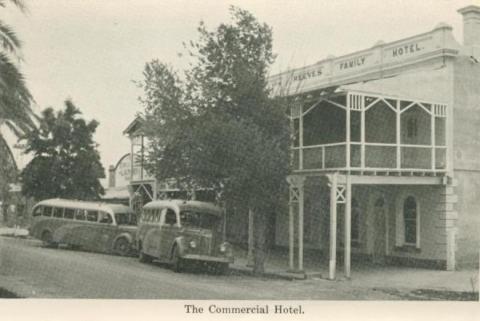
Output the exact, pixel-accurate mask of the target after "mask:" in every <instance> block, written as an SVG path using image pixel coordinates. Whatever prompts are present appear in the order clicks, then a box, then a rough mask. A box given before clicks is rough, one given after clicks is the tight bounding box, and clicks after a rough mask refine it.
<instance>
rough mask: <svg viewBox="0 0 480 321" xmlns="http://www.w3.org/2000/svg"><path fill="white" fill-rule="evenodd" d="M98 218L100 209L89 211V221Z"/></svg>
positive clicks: (94, 220)
mask: <svg viewBox="0 0 480 321" xmlns="http://www.w3.org/2000/svg"><path fill="white" fill-rule="evenodd" d="M97 220H98V211H87V221H89V222H96V221H97Z"/></svg>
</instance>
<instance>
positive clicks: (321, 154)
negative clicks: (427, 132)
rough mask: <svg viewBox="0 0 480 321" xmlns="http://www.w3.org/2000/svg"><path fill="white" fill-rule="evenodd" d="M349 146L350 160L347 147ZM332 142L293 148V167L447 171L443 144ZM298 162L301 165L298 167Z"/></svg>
mask: <svg viewBox="0 0 480 321" xmlns="http://www.w3.org/2000/svg"><path fill="white" fill-rule="evenodd" d="M348 145H350V162H349V163H348V162H347V156H346V155H347V146H348ZM364 146H365V148H364V150H363V152H362V147H361V144H360V143H349V144H347V143H334V144H324V145H316V146H306V147H303V148H300V147H294V148H293V157H294V168H295V170H329V171H331V170H344V169H350V170H372V171H384V170H399V171H433V172H442V171H445V170H446V164H447V162H446V149H447V147H446V146H435V147H432V146H427V145H408V144H403V145H402V144H401V145H398V146H397V145H395V144H379V143H366V144H364ZM362 162H363V165H362ZM300 164H301V165H302V166H300Z"/></svg>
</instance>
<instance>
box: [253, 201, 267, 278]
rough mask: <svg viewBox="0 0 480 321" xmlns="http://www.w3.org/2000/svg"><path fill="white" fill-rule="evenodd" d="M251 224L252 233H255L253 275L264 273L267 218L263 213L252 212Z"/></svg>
mask: <svg viewBox="0 0 480 321" xmlns="http://www.w3.org/2000/svg"><path fill="white" fill-rule="evenodd" d="M253 217H254V219H253V222H254V226H253V229H254V232H255V237H254V239H255V240H254V244H255V250H254V257H255V262H254V266H253V273H254V274H257V275H259V274H262V273H264V272H265V266H264V264H265V258H266V252H267V251H266V237H265V235H266V227H267V224H266V220H267V217H266V215H265V213H262V212H260V211H258V210H256V211H254V212H253Z"/></svg>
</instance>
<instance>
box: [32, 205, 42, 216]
mask: <svg viewBox="0 0 480 321" xmlns="http://www.w3.org/2000/svg"><path fill="white" fill-rule="evenodd" d="M42 212H43V206H37V207H35V209H34V210H33V216H40V215H42Z"/></svg>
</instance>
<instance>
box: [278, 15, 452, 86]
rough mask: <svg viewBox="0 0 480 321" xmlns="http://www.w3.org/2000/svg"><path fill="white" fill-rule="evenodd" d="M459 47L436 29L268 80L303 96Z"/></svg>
mask: <svg viewBox="0 0 480 321" xmlns="http://www.w3.org/2000/svg"><path fill="white" fill-rule="evenodd" d="M458 48H459V45H458V43H457V42H456V41H455V39H454V38H453V35H452V28H451V27H450V26H448V25H445V24H440V25H438V26H437V27H436V28H435V29H433V30H432V31H430V32H427V33H423V34H420V35H417V36H414V37H410V38H406V39H402V40H399V41H395V42H391V43H383V42H379V43H377V44H376V45H374V46H373V47H371V48H370V49H367V50H362V51H358V52H354V53H351V54H348V55H345V56H340V57H328V58H327V59H324V60H322V61H319V62H318V63H316V64H313V65H309V66H306V67H303V68H298V69H293V70H289V71H286V72H283V73H281V74H278V75H275V76H272V77H271V78H270V85H271V86H272V88H273V89H274V92H275V90H281V91H282V92H283V93H286V94H295V93H302V92H306V91H310V90H315V89H317V88H322V87H328V86H332V85H337V84H345V83H348V82H349V80H351V81H352V82H353V81H361V80H365V79H375V78H378V77H379V76H380V75H381V76H385V75H388V72H389V71H390V72H393V73H395V71H398V70H399V68H401V67H403V66H405V65H411V64H415V63H417V62H418V63H422V62H426V61H431V60H432V59H434V58H437V57H440V56H445V55H456V54H457V53H458Z"/></svg>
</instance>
